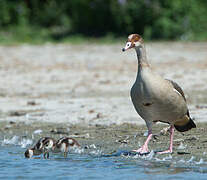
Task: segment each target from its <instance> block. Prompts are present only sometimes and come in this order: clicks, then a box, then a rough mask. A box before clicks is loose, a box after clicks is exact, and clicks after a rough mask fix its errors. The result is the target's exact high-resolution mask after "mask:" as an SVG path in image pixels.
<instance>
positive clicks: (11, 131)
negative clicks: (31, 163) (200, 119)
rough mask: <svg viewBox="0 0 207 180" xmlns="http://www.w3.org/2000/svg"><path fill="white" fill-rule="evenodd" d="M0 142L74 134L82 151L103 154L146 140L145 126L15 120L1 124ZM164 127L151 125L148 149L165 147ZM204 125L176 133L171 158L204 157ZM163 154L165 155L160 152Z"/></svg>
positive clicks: (127, 147) (138, 145) (128, 148)
mask: <svg viewBox="0 0 207 180" xmlns="http://www.w3.org/2000/svg"><path fill="white" fill-rule="evenodd" d="M0 127H1V128H0V135H1V139H0V140H1V141H3V138H4V139H5V138H6V139H11V138H12V137H13V136H19V137H20V138H26V139H32V141H33V143H35V142H36V141H37V140H38V139H39V138H40V137H44V136H50V137H53V138H56V139H58V138H60V137H63V136H69V137H73V138H75V139H76V140H78V142H79V143H80V144H81V146H82V147H83V148H84V149H85V152H87V151H90V152H91V150H96V152H100V153H103V154H111V153H114V152H117V151H118V150H127V151H131V150H133V149H136V148H138V147H140V146H141V145H142V144H143V142H144V141H145V139H146V132H147V129H146V127H145V126H144V125H135V124H128V123H125V124H122V125H111V126H104V125H97V126H87V125H84V126H81V125H72V126H70V125H66V124H61V123H58V124H54V123H53V124H51V123H38V124H30V125H28V124H25V123H15V122H1V123H0ZM166 127H167V126H166V125H163V124H157V125H155V126H154V134H156V135H155V136H154V138H153V139H152V140H151V142H150V144H149V148H150V149H151V150H154V151H159V150H165V149H167V148H168V145H169V132H168V131H165V130H163V129H165V128H166ZM206 131H207V124H206V123H198V124H197V128H196V129H192V130H191V131H188V132H185V133H179V132H177V131H176V132H175V136H174V152H173V154H172V156H173V157H176V158H178V159H185V160H187V159H190V158H191V157H192V156H194V158H195V160H196V161H199V160H200V159H201V158H202V159H203V160H207V157H206V153H207V151H206V149H207V134H206ZM159 156H166V155H159Z"/></svg>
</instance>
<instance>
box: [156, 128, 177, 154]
mask: <svg viewBox="0 0 207 180" xmlns="http://www.w3.org/2000/svg"><path fill="white" fill-rule="evenodd" d="M173 136H174V126H173V125H171V126H170V146H169V149H168V150H166V151H161V152H157V154H166V153H172V151H173Z"/></svg>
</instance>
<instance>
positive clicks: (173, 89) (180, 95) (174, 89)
mask: <svg viewBox="0 0 207 180" xmlns="http://www.w3.org/2000/svg"><path fill="white" fill-rule="evenodd" d="M173 91H175V92H176V93H177V94H178V95H179V96H181V97H183V96H182V94H180V93H179V92H178V91H177V90H176V89H174V88H173Z"/></svg>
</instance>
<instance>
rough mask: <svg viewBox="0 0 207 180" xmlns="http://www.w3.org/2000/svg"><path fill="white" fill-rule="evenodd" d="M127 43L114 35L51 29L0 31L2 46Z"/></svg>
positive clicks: (26, 28)
mask: <svg viewBox="0 0 207 180" xmlns="http://www.w3.org/2000/svg"><path fill="white" fill-rule="evenodd" d="M120 41H122V42H123V41H125V38H116V37H114V35H113V34H108V35H106V36H104V37H87V36H83V35H81V34H75V33H73V34H64V33H63V34H54V33H53V32H52V31H50V30H49V29H39V28H35V27H34V28H29V27H27V26H26V27H22V26H21V27H10V28H8V29H7V30H1V31H0V44H1V45H18V44H24V43H28V44H34V45H35V44H36V45H37V44H44V43H71V44H81V43H98V44H113V43H117V42H120Z"/></svg>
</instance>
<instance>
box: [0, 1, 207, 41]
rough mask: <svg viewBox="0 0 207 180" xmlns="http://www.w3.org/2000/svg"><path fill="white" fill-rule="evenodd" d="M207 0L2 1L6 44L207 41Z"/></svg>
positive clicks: (0, 27) (0, 24) (0, 30)
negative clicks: (133, 38) (134, 37)
mask: <svg viewBox="0 0 207 180" xmlns="http://www.w3.org/2000/svg"><path fill="white" fill-rule="evenodd" d="M206 19H207V1H206V0H188V1H181V0H173V1H172V0H68V1H59V0H21V1H18V0H16V1H14V0H0V42H10V41H12V42H13V41H16V42H19V41H20V42H45V41H58V42H60V41H61V42H63V41H70V40H72V39H74V38H75V40H77V39H79V38H80V39H83V38H89V39H93V38H94V39H96V38H100V39H101V38H104V39H108V40H111V39H118V38H122V37H123V36H124V38H125V37H126V34H130V33H134V32H138V33H139V34H141V35H143V36H144V38H145V39H147V40H184V41H186V40H190V41H205V40H207V33H206V29H207V23H206Z"/></svg>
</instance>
